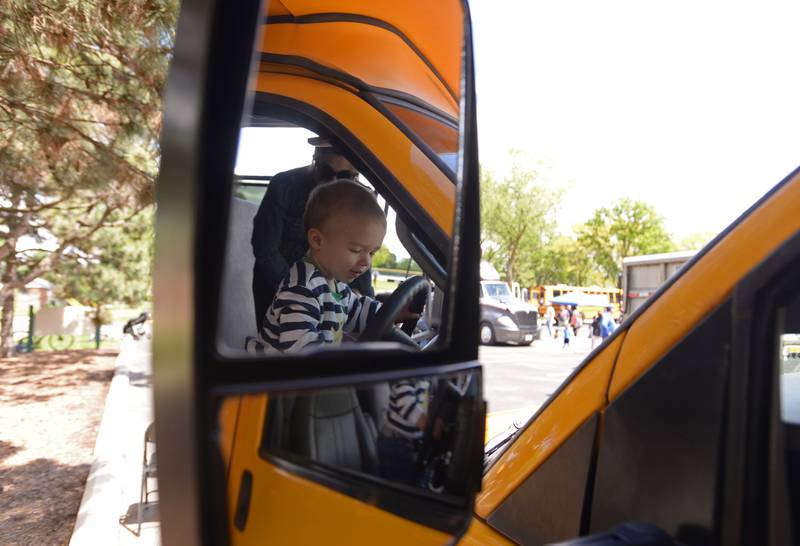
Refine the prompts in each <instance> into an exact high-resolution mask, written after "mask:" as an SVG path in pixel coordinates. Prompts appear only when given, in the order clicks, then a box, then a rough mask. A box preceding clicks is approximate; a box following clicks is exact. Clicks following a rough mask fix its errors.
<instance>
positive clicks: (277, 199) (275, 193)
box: [250, 177, 290, 290]
mask: <svg viewBox="0 0 800 546" xmlns="http://www.w3.org/2000/svg"><path fill="white" fill-rule="evenodd" d="M284 188H285V186H284V184H282V183H281V181H279V180H277V177H276V178H275V179H273V181H272V182H271V183H270V185H269V186H267V192H266V193H265V194H264V198H263V199H262V200H261V205H260V206H259V207H258V212H257V213H256V215H255V217H254V218H253V235H252V237H251V239H250V242H251V244H252V245H253V255H254V256H255V259H256V268H257V269H258V271H259V275H260V276H262V277H263V281H264V282H267V283H269V285H270V286H272V287H273V290H274V289H277V287H278V285H279V284H280V283H281V281H282V280H283V278H284V277H285V276H286V274H287V273H288V272H289V265H290V264H289V263H287V261H286V258H284V257H283V255H282V254H281V252H280V243H281V240H282V238H283V231H284V229H285V228H284V226H285V225H286V204H285V200H286V196H285V190H284Z"/></svg>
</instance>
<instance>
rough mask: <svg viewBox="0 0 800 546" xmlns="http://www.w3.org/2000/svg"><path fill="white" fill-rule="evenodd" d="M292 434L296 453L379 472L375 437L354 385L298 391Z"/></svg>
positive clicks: (336, 464)
mask: <svg viewBox="0 0 800 546" xmlns="http://www.w3.org/2000/svg"><path fill="white" fill-rule="evenodd" d="M290 434H291V443H292V451H293V452H294V453H298V454H301V455H305V456H307V457H309V458H311V459H313V460H315V461H318V462H321V463H325V464H329V465H332V466H338V467H344V468H350V469H352V470H359V471H363V472H368V473H372V474H377V472H378V453H377V448H376V445H375V438H374V437H373V435H372V434H371V432H370V430H369V426H368V425H367V422H366V420H365V419H364V414H363V413H362V411H361V406H360V405H359V402H358V397H357V396H356V392H355V389H353V388H345V389H337V390H335V391H325V392H315V393H312V394H301V395H298V396H297V398H296V399H295V402H294V408H293V411H292V424H291V432H290Z"/></svg>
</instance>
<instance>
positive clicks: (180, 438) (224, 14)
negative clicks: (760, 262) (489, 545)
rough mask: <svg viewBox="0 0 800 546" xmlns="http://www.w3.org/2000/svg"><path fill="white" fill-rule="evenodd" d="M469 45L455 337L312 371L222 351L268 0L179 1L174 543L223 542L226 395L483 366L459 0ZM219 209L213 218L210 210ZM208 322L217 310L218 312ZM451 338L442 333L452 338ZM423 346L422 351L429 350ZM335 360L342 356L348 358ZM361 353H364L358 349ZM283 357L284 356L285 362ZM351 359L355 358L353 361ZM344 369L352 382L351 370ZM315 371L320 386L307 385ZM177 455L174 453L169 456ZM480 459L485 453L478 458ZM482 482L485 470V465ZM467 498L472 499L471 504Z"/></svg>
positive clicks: (164, 364) (453, 289)
mask: <svg viewBox="0 0 800 546" xmlns="http://www.w3.org/2000/svg"><path fill="white" fill-rule="evenodd" d="M462 5H463V12H464V33H463V40H464V45H463V47H462V67H463V70H462V78H461V108H460V120H459V121H460V126H461V127H463V131H461V133H460V135H459V138H460V143H459V149H460V152H461V153H460V154H459V163H458V169H457V178H458V180H459V184H458V185H457V199H456V210H455V220H454V221H455V226H456V229H454V235H453V239H452V244H451V261H450V263H451V264H458V266H457V267H451V268H450V269H451V282H450V284H449V290H448V294H447V298H446V303H445V307H444V310H443V317H444V319H443V324H447V325H450V327H451V329H450V331H449V332H447V333H446V335H449V334H451V333H452V332H458V336H457V337H458V339H459V340H461V341H460V342H459V343H449V344H447V345H446V349H444V350H443V351H442V352H441V353H435V352H431V353H428V354H426V353H419V354H418V355H417V356H416V358H415V359H414V360H413V361H412V360H411V359H409V357H408V355H407V353H403V352H397V354H395V353H393V352H390V353H387V354H386V356H385V357H384V355H383V354H382V355H381V360H382V362H381V363H380V364H379V365H376V366H375V367H374V370H373V371H372V373H370V374H358V373H357V372H358V367H357V366H350V367H348V366H347V365H343V366H341V367H339V368H337V369H336V370H335V373H332V372H331V370H330V368H331V367H330V365H329V363H328V362H326V360H328V359H326V358H325V356H324V355H320V357H319V358H314V359H310V360H308V361H307V362H308V366H304V367H303V368H304V370H303V373H292V372H290V368H289V367H287V366H280V365H275V366H272V365H271V366H269V367H253V364H252V362H249V361H241V362H237V361H236V360H225V365H226V366H225V370H224V373H223V372H221V371H220V366H218V365H217V363H218V361H220V360H223V358H222V357H221V356H220V355H219V354H218V353H217V351H216V347H215V339H216V336H215V333H216V330H217V324H216V317H217V311H218V307H219V302H218V296H219V293H218V292H219V289H220V279H221V277H222V258H223V256H224V246H225V236H226V230H225V229H220V226H222V227H223V228H224V227H226V226H227V224H228V212H227V210H228V207H227V206H225V205H226V204H227V203H229V201H230V199H231V188H232V184H233V171H234V165H235V159H236V152H237V147H238V134H239V130H240V126H241V120H242V117H243V116H242V113H243V112H245V111H246V110H247V108H246V106H247V105H246V101H247V100H248V93H247V92H246V90H247V84H248V80H249V78H250V75H251V73H252V72H251V67H252V60H253V59H254V58H255V54H254V51H253V44H254V43H256V39H255V38H256V36H257V33H258V31H259V29H260V25H259V24H254V23H253V22H254V21H256V22H257V21H260V20H261V18H260V14H261V13H262V10H263V7H262V5H261V2H260V1H259V0H249V1H247V2H244V3H237V6H236V8H237V9H235V10H234V9H230V6H229V5H228V4H226V3H225V2H222V1H220V0H187V1H186V2H183V3H182V6H181V14H180V18H179V22H178V31H177V40H176V47H175V53H174V58H173V62H172V66H171V69H170V75H169V79H168V82H167V89H166V95H165V111H166V115H165V118H164V130H163V135H162V151H163V155H162V166H161V172H160V175H159V183H158V189H157V197H158V210H157V216H156V226H157V236H156V271H155V282H154V301H155V313H154V316H155V325H154V342H153V355H154V364H153V371H154V377H155V380H154V398H155V414H156V418H157V419H158V421H159V427H158V429H157V435H158V442H159V445H160V452H161V453H162V454H163V455H164V456H163V457H161V461H160V462H159V465H160V467H161V468H160V469H159V479H160V481H159V487H160V490H161V492H162V498H163V499H164V501H165V502H163V503H162V506H161V516H162V525H161V532H162V537H163V538H164V542H165V543H169V544H171V543H181V544H202V543H208V542H215V543H216V542H224V541H225V540H226V538H225V534H226V532H227V530H226V529H220V528H219V527H218V526H217V525H215V523H214V521H215V520H216V519H217V518H215V517H214V510H216V509H218V506H216V505H215V504H214V503H213V502H211V501H209V499H210V498H211V497H213V491H214V490H215V489H217V488H218V487H219V484H214V483H211V481H210V480H209V479H206V478H204V477H205V476H210V475H212V474H213V472H212V471H213V469H214V467H215V466H216V464H217V462H215V461H214V460H213V457H212V456H210V455H208V454H206V451H207V450H208V445H209V443H210V442H211V441H212V440H213V439H212V438H209V437H207V434H209V432H210V431H211V430H213V424H214V422H215V418H216V415H215V413H216V407H215V404H214V401H215V400H219V397H220V396H223V395H225V394H230V393H242V392H254V391H257V390H260V391H262V392H263V391H264V390H265V389H267V390H268V389H286V388H296V387H299V386H301V385H302V386H303V387H304V388H313V387H315V386H335V385H336V384H343V383H346V382H354V381H359V382H365V381H366V382H368V381H370V380H372V379H376V378H378V377H386V376H387V375H392V371H394V374H396V375H404V376H408V375H412V374H414V375H430V374H440V373H457V372H460V371H466V370H469V369H472V368H475V367H476V366H478V364H477V356H478V347H477V345H478V344H477V339H478V317H479V306H478V292H477V288H476V287H477V286H478V281H479V261H480V248H479V246H478V241H479V240H480V239H479V235H480V222H479V217H480V208H479V200H480V192H479V187H478V183H479V171H478V154H477V150H478V147H477V131H476V123H477V120H476V114H475V89H474V65H473V53H472V36H471V23H470V15H469V9H468V6H467V4H466V0H462ZM212 210H213V211H214V214H211V211H212ZM209 317H210V318H209ZM445 337H446V336H445ZM419 355H422V356H421V357H420V356H419ZM333 358H337V359H341V358H342V353H339V354H338V355H334V357H333ZM362 360H363V358H362ZM276 364H278V363H276ZM355 364H358V362H356V363H355ZM343 376H344V377H343ZM310 378H317V379H318V381H317V382H316V383H317V384H316V385H314V384H312V382H309V379H310ZM167 454H169V455H167ZM478 467H480V462H479V461H478ZM475 474H476V482H477V483H475V484H473V487H472V489H473V490H477V488H478V487H479V484H480V468H478V470H477V471H476V473H475ZM470 504H471V503H470Z"/></svg>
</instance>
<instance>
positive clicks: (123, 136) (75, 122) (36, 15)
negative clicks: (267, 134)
mask: <svg viewBox="0 0 800 546" xmlns="http://www.w3.org/2000/svg"><path fill="white" fill-rule="evenodd" d="M177 11H178V5H177V2H175V1H167V0H151V1H147V0H140V1H136V0H129V1H124V0H110V1H86V0H71V1H65V0H53V1H49V2H48V1H41V2H29V1H27V0H0V284H1V285H2V286H1V287H0V303H2V325H0V356H5V355H6V354H8V352H9V351H10V350H11V347H12V341H11V334H12V319H13V309H14V300H13V294H14V291H15V290H17V289H20V288H22V287H24V286H25V285H26V284H27V283H29V282H30V281H32V280H34V279H36V278H38V277H41V276H43V275H44V274H47V273H51V274H52V273H53V272H57V271H58V270H59V267H60V266H61V265H62V264H64V263H65V262H67V261H72V262H76V261H78V262H80V260H84V261H85V260H86V252H85V250H84V249H85V248H87V247H89V246H91V245H90V244H89V243H88V241H90V240H91V239H92V238H93V237H95V236H97V234H98V233H99V232H100V231H101V230H103V229H105V228H109V227H114V226H122V225H125V224H126V222H128V221H129V220H130V219H131V218H132V217H133V216H135V215H136V214H139V213H140V211H142V210H143V209H145V208H147V207H148V206H149V205H151V204H152V201H153V193H154V192H153V188H154V184H155V178H156V173H157V170H158V161H159V155H160V150H159V145H158V137H159V133H160V130H161V94H162V91H163V86H164V80H165V78H166V73H167V67H168V65H169V60H170V57H171V51H172V46H173V42H174V27H175V22H176V18H177Z"/></svg>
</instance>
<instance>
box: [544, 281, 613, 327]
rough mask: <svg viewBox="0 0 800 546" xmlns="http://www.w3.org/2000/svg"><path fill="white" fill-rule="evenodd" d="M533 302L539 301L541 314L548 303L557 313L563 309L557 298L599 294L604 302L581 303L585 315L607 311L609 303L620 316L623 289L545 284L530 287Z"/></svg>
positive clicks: (590, 315)
mask: <svg viewBox="0 0 800 546" xmlns="http://www.w3.org/2000/svg"><path fill="white" fill-rule="evenodd" d="M529 293H530V298H531V302H538V305H539V314H540V315H542V316H544V312H545V310H546V309H547V306H548V305H552V306H553V308H554V309H555V310H556V313H557V312H558V311H559V310H560V309H561V305H562V304H561V303H559V302H558V301H557V300H558V298H561V297H563V296H565V295H567V294H588V295H592V296H599V297H600V298H598V299H601V298H602V302H603V303H594V302H592V303H590V304H588V305H581V306H580V310H581V311H582V312H583V314H584V316H585V317H593V316H595V315H596V314H597V313H599V312H601V311H605V308H606V307H607V306H608V305H611V306H612V307H613V309H614V310H613V311H612V314H613V316H614V318H615V319H616V318H619V315H620V302H621V297H620V296H621V294H622V291H621V290H620V289H619V288H607V287H603V286H571V285H568V284H544V285H539V286H536V287H534V288H531V289H530V292H529ZM554 300H556V301H554Z"/></svg>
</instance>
